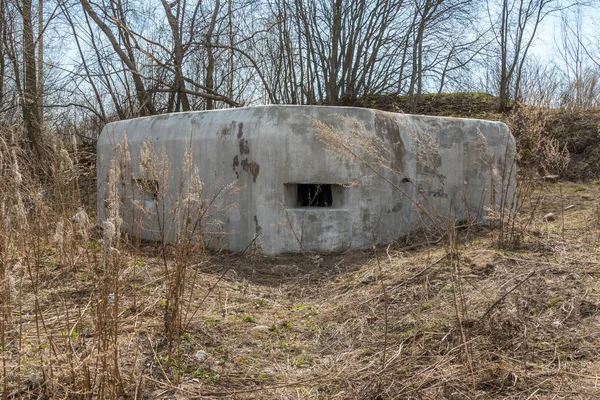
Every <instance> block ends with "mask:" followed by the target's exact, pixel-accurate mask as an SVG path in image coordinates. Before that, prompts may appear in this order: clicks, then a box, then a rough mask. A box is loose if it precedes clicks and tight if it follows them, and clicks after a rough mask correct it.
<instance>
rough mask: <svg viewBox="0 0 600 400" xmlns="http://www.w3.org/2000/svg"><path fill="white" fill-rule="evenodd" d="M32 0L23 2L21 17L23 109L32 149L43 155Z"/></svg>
mask: <svg viewBox="0 0 600 400" xmlns="http://www.w3.org/2000/svg"><path fill="white" fill-rule="evenodd" d="M31 9H32V0H23V8H22V9H21V17H22V18H23V69H24V75H25V84H24V91H23V100H22V102H21V107H22V111H23V124H24V128H25V134H26V135H27V139H28V140H29V145H30V146H31V149H32V150H34V151H35V153H36V154H37V155H38V156H41V155H42V146H43V142H42V126H41V118H40V109H39V96H38V84H37V73H38V71H37V68H36V60H35V58H36V55H35V41H34V40H33V21H32V18H31Z"/></svg>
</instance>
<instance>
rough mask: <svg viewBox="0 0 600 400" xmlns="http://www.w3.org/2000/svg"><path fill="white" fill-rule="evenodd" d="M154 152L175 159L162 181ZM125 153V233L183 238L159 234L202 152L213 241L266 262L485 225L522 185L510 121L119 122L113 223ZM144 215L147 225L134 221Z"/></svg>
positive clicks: (107, 144)
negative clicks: (456, 224) (152, 169)
mask: <svg viewBox="0 0 600 400" xmlns="http://www.w3.org/2000/svg"><path fill="white" fill-rule="evenodd" d="M148 144H151V145H152V147H153V149H154V150H155V152H156V154H160V155H161V157H165V159H168V160H169V162H168V164H169V166H170V170H169V171H168V172H165V173H163V174H160V176H159V178H156V179H150V178H149V177H148V176H146V175H145V172H144V171H145V170H146V169H147V167H145V166H144V162H145V161H144V151H145V150H144V149H145V148H146V147H147V146H148ZM123 148H126V150H127V155H126V159H127V162H128V163H129V165H130V171H129V172H128V174H125V175H126V177H125V179H124V183H123V185H121V186H122V187H121V188H120V189H119V196H120V199H121V200H120V201H121V203H122V207H121V209H120V211H119V212H120V213H121V214H122V215H121V216H120V217H119V218H121V220H122V224H121V226H122V229H123V230H124V231H125V232H127V233H129V234H131V235H136V236H141V237H142V238H144V239H149V240H157V239H159V238H161V237H163V238H165V239H166V240H176V237H175V234H174V233H167V234H163V233H159V230H160V228H161V226H160V221H158V222H157V218H156V215H153V213H154V214H155V213H157V212H158V211H157V210H166V212H167V213H168V212H169V211H173V210H175V209H177V207H178V206H177V204H179V203H177V201H176V200H174V197H173V196H169V193H171V194H173V193H175V192H176V191H177V190H178V188H179V190H181V188H184V187H186V185H188V184H189V182H188V181H189V180H190V179H191V175H190V174H189V173H186V172H185V171H184V169H183V168H181V167H180V164H181V162H182V161H183V159H184V158H186V157H188V156H187V155H188V154H189V160H188V163H191V165H192V166H193V171H194V177H197V178H199V179H200V180H201V182H202V184H201V186H202V196H203V197H204V202H205V204H208V205H210V207H214V210H215V212H212V213H207V217H206V218H210V219H211V221H212V222H214V225H213V227H215V226H218V232H217V231H216V229H212V230H211V232H207V233H206V236H207V239H206V240H207V244H208V245H209V246H210V247H214V248H219V249H220V248H227V249H229V250H232V251H241V250H244V249H245V248H246V247H247V246H248V244H249V243H251V242H252V241H253V240H255V242H256V243H257V244H258V245H259V247H260V249H261V250H262V251H263V252H264V253H267V254H277V253H284V252H299V251H303V250H311V251H323V252H335V251H343V250H347V249H353V248H356V249H360V248H367V247H369V246H371V245H372V244H373V240H375V241H376V243H377V244H385V243H389V242H391V241H393V240H396V239H397V238H399V237H401V236H404V235H407V234H409V233H411V232H413V231H414V230H416V229H418V228H419V227H421V226H423V224H425V225H432V224H435V221H436V220H438V221H439V220H446V221H455V220H465V219H470V220H473V221H480V222H484V221H486V218H487V217H488V215H489V213H490V210H498V209H500V208H502V207H505V208H506V207H509V206H510V205H511V203H512V201H513V200H514V193H515V187H516V183H515V175H516V170H515V168H516V167H515V164H514V156H515V141H514V138H513V137H512V135H511V134H510V133H509V131H508V128H507V127H506V125H504V124H503V123H501V122H491V121H483V120H468V119H460V118H441V117H429V116H417V115H404V114H395V113H389V112H383V111H377V110H371V109H361V108H351V107H318V106H260V107H247V108H237V109H226V110H216V111H203V112H187V113H177V114H170V115H160V116H153V117H145V118H138V119H132V120H128V121H119V122H113V123H110V124H107V125H106V126H105V128H104V129H103V131H102V133H101V135H100V137H99V140H98V150H97V151H98V215H99V218H100V219H101V220H106V219H109V218H111V215H109V213H108V209H107V200H108V198H109V197H110V190H109V187H108V186H109V185H108V182H109V174H110V170H111V166H112V165H115V158H116V157H119V154H120V156H121V157H122V156H123ZM223 188H227V189H228V190H226V191H224V190H223ZM165 192H167V193H166V194H167V195H165ZM225 192H226V194H225V195H223V196H222V198H219V197H218V196H217V194H218V193H225ZM208 205H207V207H208ZM136 210H137V211H136ZM139 210H142V211H143V214H144V215H143V216H141V217H140V218H134V217H133V215H134V214H136V212H137V213H138V215H139ZM424 215H425V216H426V218H425V217H424ZM112 218H114V215H113V216H112ZM158 219H160V218H158ZM165 219H166V218H165V217H164V215H163V222H162V224H163V225H162V226H163V228H164V225H165V221H164V220H165ZM170 221H171V227H172V226H173V225H175V226H177V224H179V223H181V220H180V219H177V218H171V220H170ZM161 235H162V236H161ZM257 235H258V238H255V237H256V236H257Z"/></svg>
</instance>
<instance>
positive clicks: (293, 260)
mask: <svg viewBox="0 0 600 400" xmlns="http://www.w3.org/2000/svg"><path fill="white" fill-rule="evenodd" d="M540 193H541V198H540V201H539V205H538V207H537V209H536V210H535V215H534V216H533V218H532V224H531V226H529V227H528V229H527V234H526V237H525V240H524V242H523V245H522V247H521V248H520V249H519V250H515V251H506V250H500V249H498V248H497V246H496V245H495V238H496V235H497V231H496V230H489V229H488V228H484V227H461V228H460V229H459V230H458V245H457V246H456V247H455V248H454V251H453V252H449V249H448V247H447V246H446V245H444V242H445V240H441V241H439V243H437V244H430V245H424V243H425V241H424V238H420V237H413V238H411V240H410V241H403V242H402V243H394V244H392V245H391V246H390V247H389V248H379V249H377V250H376V252H375V253H374V252H373V251H363V252H360V251H354V252H347V253H343V254H335V255H314V254H304V255H293V256H279V257H266V256H261V255H257V254H245V255H243V256H240V255H236V254H228V253H221V254H218V253H216V254H210V255H208V256H206V257H202V258H199V259H198V260H197V262H196V263H195V264H194V266H193V270H194V271H195V273H194V275H195V277H196V279H197V282H198V284H197V285H196V286H195V287H196V288H195V291H194V293H193V294H191V295H190V296H189V299H190V303H189V307H188V311H187V312H186V314H185V316H184V321H185V322H186V328H187V329H186V330H185V331H184V333H183V334H182V335H181V337H180V338H179V339H180V340H179V341H178V344H177V346H176V349H177V351H176V356H175V357H173V358H172V359H171V360H169V359H168V357H167V354H166V353H167V346H166V343H165V340H164V333H163V332H164V328H163V326H164V325H163V307H162V305H163V303H162V301H163V300H161V299H162V298H163V296H164V290H165V287H164V274H163V270H162V268H161V267H160V264H161V261H160V259H159V258H158V252H157V250H156V249H155V248H153V247H150V246H146V247H142V251H141V252H137V251H133V250H132V251H131V252H130V254H125V255H123V256H124V257H125V258H126V260H127V263H126V268H124V269H123V270H122V271H121V272H120V278H119V279H120V280H121V288H120V292H119V293H118V300H117V301H118V302H119V303H118V304H119V308H118V310H119V315H118V318H117V320H118V326H117V327H116V328H115V329H117V330H118V336H117V337H118V352H119V353H118V369H119V371H120V379H121V381H122V382H121V384H122V386H123V388H124V389H123V390H124V392H125V393H127V394H128V397H133V398H162V399H172V398H182V399H183V398H217V397H224V398H237V399H243V398H264V399H273V398H281V399H291V398H294V399H297V398H310V399H319V398H321V399H330V398H331V399H355V398H365V399H366V398H368V399H387V398H400V399H438V398H445V399H453V400H456V399H471V398H481V399H484V398H485V399H488V398H498V399H500V398H503V399H504V398H515V399H517V398H518V399H594V398H600V386H599V384H600V324H599V322H600V314H599V311H600V255H599V253H598V251H599V249H600V247H599V243H600V242H599V240H600V230H599V223H600V203H599V202H598V196H599V194H600V185H596V184H589V185H586V186H583V185H577V184H573V183H555V184H551V185H549V186H547V187H546V188H544V189H543V190H542V191H541V192H540ZM530 201H531V204H530V205H526V210H527V211H528V212H531V211H532V210H533V207H534V204H538V201H537V197H532V198H531V199H530ZM571 206H573V207H571ZM527 207H529V208H527ZM549 212H552V213H554V214H555V217H556V219H555V220H554V221H550V222H549V221H546V220H544V218H543V216H544V215H545V214H547V213H549ZM429 239H430V241H435V240H434V239H435V238H429ZM80 251H81V252H83V251H89V249H87V250H86V249H81V250H80ZM42 254H43V257H42V259H41V262H43V264H44V269H43V272H42V275H41V276H40V277H39V280H40V282H42V283H41V285H40V286H39V288H38V289H37V291H38V293H37V294H36V293H34V290H30V289H29V287H28V285H30V283H28V282H30V281H29V280H27V279H21V281H19V280H15V281H13V282H12V285H13V290H14V292H15V293H16V292H17V291H19V290H20V292H19V293H24V294H22V296H20V300H19V301H15V302H14V303H13V307H15V308H18V311H17V310H16V309H15V310H13V311H14V313H13V318H14V322H15V323H14V324H13V331H8V333H7V339H6V345H5V348H6V352H5V354H4V355H5V357H3V362H4V363H5V364H4V365H5V367H4V370H3V371H5V372H6V374H7V375H8V379H7V380H6V381H5V382H8V385H9V386H10V387H11V388H14V390H12V391H11V393H12V396H13V397H12V398H17V397H19V396H21V397H22V398H29V397H38V396H39V397H44V393H45V392H44V390H43V389H42V388H43V386H44V385H50V384H51V385H54V387H53V391H52V393H60V392H62V393H64V395H65V396H66V397H69V398H79V397H87V396H86V395H85V394H84V393H83V392H77V390H76V389H75V388H76V387H78V385H79V384H77V383H76V382H78V381H79V380H81V379H84V378H80V377H78V376H75V375H74V373H73V372H69V371H79V370H81V368H83V367H82V366H83V365H86V366H88V367H90V368H91V369H92V370H93V369H94V368H98V365H97V364H98V361H97V356H94V354H96V355H97V354H99V353H98V352H97V349H95V348H94V346H96V345H95V343H96V342H95V340H94V339H95V335H96V334H97V332H96V331H95V330H94V321H96V319H95V316H94V313H93V312H92V311H91V310H92V308H93V307H92V306H91V304H92V299H93V296H94V291H95V288H96V287H97V282H96V281H95V279H94V273H93V271H91V270H90V266H88V265H85V264H83V263H80V262H78V260H77V257H75V259H73V260H71V262H70V264H69V265H65V262H64V261H62V262H59V261H57V259H58V256H57V250H56V249H53V248H52V247H51V246H50V245H48V247H47V248H45V249H43V250H42ZM451 260H454V261H456V260H458V262H452V263H451ZM169 262H172V260H169ZM19 268H20V267H19V265H15V266H14V272H15V275H14V276H16V277H19V276H21V277H23V276H24V275H25V273H23V274H21V275H19V273H18V270H19ZM23 268H24V267H23ZM19 285H20V286H19ZM19 288H20V289H19ZM36 299H37V300H36ZM36 309H39V310H40V312H39V313H37V314H36ZM36 315H38V316H41V317H38V318H36V317H35V316H36ZM17 320H18V321H19V323H16V321H17ZM40 324H43V325H44V329H40V328H39V325H40ZM36 326H37V329H36ZM39 332H43V334H42V336H43V337H40V334H39ZM40 343H47V344H44V345H42V344H40ZM19 348H20V349H21V351H18V349H19ZM6 355H8V356H6ZM41 365H47V367H46V368H40V366H41ZM69 365H70V367H69V368H67V366H69ZM40 371H42V372H40ZM0 372H1V371H0ZM44 375H45V376H44ZM71 375H73V376H71ZM89 379H92V380H93V379H94V377H92V378H89ZM84 380H85V379H84ZM1 381H2V379H0V382H1Z"/></svg>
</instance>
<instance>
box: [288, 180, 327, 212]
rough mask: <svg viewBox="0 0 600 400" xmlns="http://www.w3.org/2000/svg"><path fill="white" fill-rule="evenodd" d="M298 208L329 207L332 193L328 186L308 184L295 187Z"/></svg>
mask: <svg viewBox="0 0 600 400" xmlns="http://www.w3.org/2000/svg"><path fill="white" fill-rule="evenodd" d="M297 187H298V189H297V190H298V192H297V204H298V207H331V206H332V205H333V192H332V190H331V185H330V184H325V183H310V184H303V183H299V184H298V185H297Z"/></svg>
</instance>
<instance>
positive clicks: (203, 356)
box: [194, 350, 208, 362]
mask: <svg viewBox="0 0 600 400" xmlns="http://www.w3.org/2000/svg"><path fill="white" fill-rule="evenodd" d="M194 357H196V360H198V361H200V362H204V361H205V360H206V358H207V357H208V354H206V352H205V351H204V350H198V351H197V352H196V354H194Z"/></svg>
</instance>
